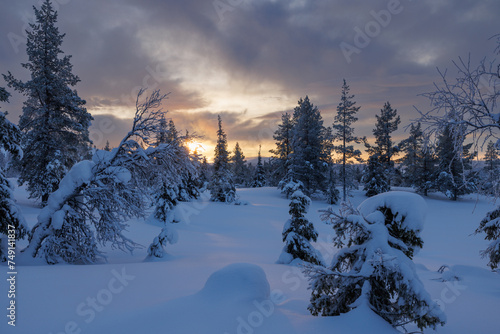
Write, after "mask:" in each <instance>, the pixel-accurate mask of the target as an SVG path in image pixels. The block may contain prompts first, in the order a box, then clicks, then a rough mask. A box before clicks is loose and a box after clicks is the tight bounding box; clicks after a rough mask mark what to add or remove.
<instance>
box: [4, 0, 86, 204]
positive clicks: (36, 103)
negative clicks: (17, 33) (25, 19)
mask: <svg viewBox="0 0 500 334" xmlns="http://www.w3.org/2000/svg"><path fill="white" fill-rule="evenodd" d="M34 11H35V17H36V20H35V23H31V24H30V30H28V31H26V33H27V37H28V38H27V42H26V46H27V54H28V59H29V61H28V62H27V63H24V64H22V66H23V67H24V68H26V69H27V70H28V71H29V72H30V74H31V79H30V80H28V81H26V82H23V81H21V80H18V79H15V78H14V76H13V75H12V74H11V73H10V72H9V73H8V75H4V79H5V80H6V81H7V83H8V85H9V87H13V88H14V89H15V90H17V91H18V92H20V93H22V94H23V95H25V96H26V97H27V100H26V101H25V102H24V106H23V113H22V115H21V118H20V120H19V127H20V129H21V130H22V132H23V134H24V136H23V141H22V148H23V151H24V156H23V158H22V159H21V164H20V165H21V175H20V178H19V182H20V183H21V184H22V183H25V182H26V183H28V191H29V193H30V197H31V198H41V199H42V203H45V202H46V200H47V198H48V196H49V194H50V193H51V192H53V191H55V190H56V189H57V187H58V184H59V181H60V180H61V179H62V177H63V176H64V175H65V173H66V172H67V171H68V170H69V169H70V168H71V166H73V165H74V164H75V163H76V162H78V161H79V160H81V158H82V157H83V156H85V155H86V153H87V151H88V149H89V147H90V145H91V141H90V139H89V132H88V128H89V126H90V122H91V121H92V116H91V115H90V114H89V113H88V112H87V110H86V109H85V107H84V105H85V101H84V100H82V99H81V98H80V97H79V96H78V94H77V92H76V90H72V88H71V87H73V86H75V85H76V84H77V83H78V82H79V81H80V79H79V78H78V77H77V76H76V75H74V74H73V73H72V67H73V66H72V65H71V63H70V59H71V56H63V57H60V55H61V54H63V51H62V50H61V45H62V42H63V38H64V34H61V33H60V32H59V29H58V28H57V27H56V22H57V12H56V11H55V10H54V8H53V6H52V4H51V1H50V0H45V1H44V2H43V3H42V6H41V8H40V9H37V8H35V7H34Z"/></svg>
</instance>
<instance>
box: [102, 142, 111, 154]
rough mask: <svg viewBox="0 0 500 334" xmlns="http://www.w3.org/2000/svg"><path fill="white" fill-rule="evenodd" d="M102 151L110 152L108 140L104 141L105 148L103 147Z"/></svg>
mask: <svg viewBox="0 0 500 334" xmlns="http://www.w3.org/2000/svg"><path fill="white" fill-rule="evenodd" d="M104 151H108V152H110V151H111V147H109V140H106V146H104Z"/></svg>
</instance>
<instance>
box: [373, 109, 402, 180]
mask: <svg viewBox="0 0 500 334" xmlns="http://www.w3.org/2000/svg"><path fill="white" fill-rule="evenodd" d="M376 119H377V122H376V124H375V129H373V135H374V136H375V146H369V145H367V147H368V153H369V154H370V155H371V156H374V155H376V156H378V158H379V160H380V163H381V166H382V168H383V171H384V174H385V175H386V176H387V180H388V183H389V186H390V181H391V178H392V174H393V170H394V162H393V161H392V157H393V155H394V154H395V153H396V152H397V148H396V146H395V145H394V142H393V141H392V136H391V134H392V133H393V132H394V131H396V130H397V129H398V125H399V123H401V119H400V117H399V116H398V115H397V110H396V109H392V107H391V104H390V103H389V102H386V103H385V104H384V107H383V108H382V109H381V110H380V115H376Z"/></svg>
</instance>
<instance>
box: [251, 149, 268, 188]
mask: <svg viewBox="0 0 500 334" xmlns="http://www.w3.org/2000/svg"><path fill="white" fill-rule="evenodd" d="M260 148H261V146H260V145H259V155H258V157H257V168H256V170H255V176H254V179H253V182H252V187H253V188H260V187H263V186H264V185H265V184H266V175H265V173H266V172H265V171H264V165H263V164H262V157H261V156H260Z"/></svg>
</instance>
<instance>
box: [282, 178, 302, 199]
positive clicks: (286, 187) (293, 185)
mask: <svg viewBox="0 0 500 334" xmlns="http://www.w3.org/2000/svg"><path fill="white" fill-rule="evenodd" d="M278 189H279V190H281V193H282V194H285V196H286V198H290V196H291V195H292V194H293V193H295V192H296V191H298V190H300V191H303V190H304V184H303V183H302V182H300V181H295V180H293V179H292V180H282V181H280V182H279V183H278Z"/></svg>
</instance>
